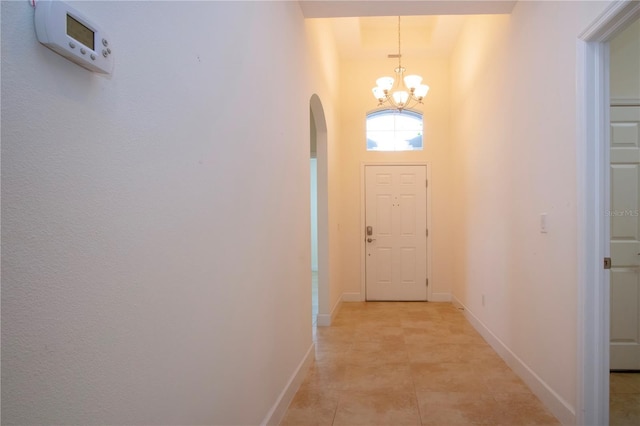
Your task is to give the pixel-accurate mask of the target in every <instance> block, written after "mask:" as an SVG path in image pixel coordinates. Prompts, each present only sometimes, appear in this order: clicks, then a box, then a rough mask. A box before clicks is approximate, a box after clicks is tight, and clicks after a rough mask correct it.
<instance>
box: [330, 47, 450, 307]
mask: <svg viewBox="0 0 640 426" xmlns="http://www.w3.org/2000/svg"><path fill="white" fill-rule="evenodd" d="M397 66H398V63H397V61H396V60H393V59H391V60H390V59H384V58H383V59H381V60H359V61H355V60H349V59H346V58H345V59H344V60H343V61H342V66H341V69H342V73H341V84H342V87H348V88H349V95H348V96H345V97H344V99H343V108H342V109H341V115H340V118H341V127H340V128H341V137H340V139H341V142H342V143H341V147H340V149H341V154H340V155H341V158H342V170H341V179H342V185H341V186H342V199H341V200H342V206H341V207H342V209H341V216H340V217H341V219H340V220H341V224H342V233H341V238H342V247H343V256H342V258H343V262H342V282H343V283H344V289H345V292H347V293H360V292H361V288H360V287H361V280H360V278H361V277H360V275H361V250H362V249H363V246H362V244H363V242H362V241H363V238H362V235H361V233H362V229H363V227H364V226H365V224H364V223H362V222H361V212H362V210H361V205H360V204H361V168H362V164H363V163H381V162H422V163H425V162H426V163H429V168H430V173H431V182H430V189H431V196H432V198H431V199H430V200H429V204H430V206H431V214H432V217H431V229H430V231H429V238H430V241H431V249H432V252H431V254H430V255H431V258H432V269H433V270H432V271H431V272H430V277H431V279H430V281H429V283H430V285H431V286H432V291H433V293H436V294H439V295H447V296H448V295H449V294H450V293H451V283H452V279H453V271H452V260H451V253H452V250H453V246H452V240H451V238H450V234H451V232H453V229H454V226H455V224H454V223H453V222H451V221H450V220H449V217H450V210H451V206H452V204H451V198H450V196H449V193H450V190H449V188H450V185H451V183H452V177H453V176H452V175H451V173H450V169H451V157H450V150H451V140H450V134H449V127H450V81H449V75H450V69H449V62H448V61H447V60H424V59H421V58H415V57H407V58H405V59H404V60H403V66H405V67H406V68H407V73H409V74H414V73H415V74H419V75H421V76H422V77H423V79H424V83H425V84H428V85H429V86H430V91H429V93H428V94H427V97H426V98H425V101H424V105H420V106H419V108H417V109H418V110H421V111H423V114H424V115H423V118H424V139H423V142H424V150H423V151H406V152H375V151H367V150H366V134H365V119H366V114H367V112H368V111H371V110H373V109H375V108H376V107H377V101H376V100H375V99H374V97H373V95H372V94H371V88H372V87H373V86H375V81H376V79H377V78H379V77H381V76H383V75H389V74H390V73H393V70H394V69H395V67H397ZM361 296H362V297H364V295H363V294H361ZM445 297H446V296H445Z"/></svg>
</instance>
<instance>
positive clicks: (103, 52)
mask: <svg viewBox="0 0 640 426" xmlns="http://www.w3.org/2000/svg"><path fill="white" fill-rule="evenodd" d="M102 56H104V57H105V58H106V57H107V56H109V52H107V49H102Z"/></svg>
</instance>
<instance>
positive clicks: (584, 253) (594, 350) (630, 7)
mask: <svg viewBox="0 0 640 426" xmlns="http://www.w3.org/2000/svg"><path fill="white" fill-rule="evenodd" d="M638 16H640V2H637V1H631V0H623V1H619V2H613V3H611V4H610V5H609V6H608V7H607V8H606V9H605V11H604V12H603V13H602V14H601V15H600V16H599V17H598V18H596V19H595V21H594V22H593V23H592V24H591V25H589V26H588V27H587V28H586V29H585V30H584V31H583V32H582V33H581V34H580V35H579V36H578V42H577V43H578V45H577V62H576V65H577V105H578V111H577V112H578V120H577V122H578V129H577V131H578V133H577V135H578V140H577V142H578V143H577V147H576V154H577V171H578V176H577V201H578V209H577V213H578V217H577V220H578V222H577V223H578V233H577V237H578V238H577V243H578V265H577V266H578V271H577V273H578V275H577V276H578V293H577V295H578V301H577V302H578V318H577V320H578V321H577V325H578V327H577V331H578V336H577V344H578V351H577V357H578V359H577V368H578V371H577V393H576V394H577V401H576V423H577V424H580V425H603V424H609V327H610V322H611V321H610V317H609V315H610V306H609V284H610V283H609V273H608V272H607V271H605V270H604V268H603V264H602V263H603V258H604V257H608V256H609V250H610V248H609V233H610V221H609V218H608V217H607V216H606V214H605V212H606V211H607V210H608V209H609V204H610V195H611V194H610V188H609V145H610V141H609V132H610V130H609V126H610V123H609V104H610V92H609V41H610V40H612V39H613V38H614V37H615V36H616V35H617V34H619V33H620V32H621V31H622V30H624V29H625V28H626V27H627V26H628V25H629V24H630V23H632V22H633V21H634V20H635V19H636V18H637V17H638Z"/></svg>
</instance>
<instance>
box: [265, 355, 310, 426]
mask: <svg viewBox="0 0 640 426" xmlns="http://www.w3.org/2000/svg"><path fill="white" fill-rule="evenodd" d="M315 358H316V351H315V344H313V343H311V347H310V348H309V350H307V353H306V354H305V356H304V358H303V359H302V361H300V364H298V368H296V371H294V372H293V375H292V376H291V378H290V379H289V382H288V383H287V385H286V386H285V387H284V389H283V390H282V392H281V393H280V395H279V396H278V399H277V400H276V403H275V404H274V405H273V407H272V408H271V410H269V413H267V415H266V417H265V418H264V420H263V421H262V422H261V423H260V426H267V425H269V426H271V425H274V426H277V425H279V424H280V422H281V421H282V419H283V418H284V414H285V413H286V412H287V408H289V404H291V401H292V400H293V397H294V396H295V394H296V392H297V391H298V388H299V387H300V385H301V384H302V382H303V381H304V378H305V377H306V375H307V371H308V370H309V367H311V364H312V363H313V361H314V360H315Z"/></svg>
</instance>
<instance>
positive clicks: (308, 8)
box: [298, 0, 517, 18]
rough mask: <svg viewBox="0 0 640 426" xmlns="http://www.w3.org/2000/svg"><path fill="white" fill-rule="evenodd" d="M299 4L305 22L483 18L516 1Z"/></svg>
mask: <svg viewBox="0 0 640 426" xmlns="http://www.w3.org/2000/svg"><path fill="white" fill-rule="evenodd" d="M298 3H299V4H300V8H301V9H302V14H303V15H304V17H305V18H342V17H358V16H394V15H395V16H398V15H404V16H410V15H483V14H501V13H511V11H512V10H513V7H514V6H515V4H516V3H517V0H516V1H505V0H422V1H415V0H413V1H397V0H388V1H380V0H373V1H344V0H342V1H340V0H299V1H298Z"/></svg>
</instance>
